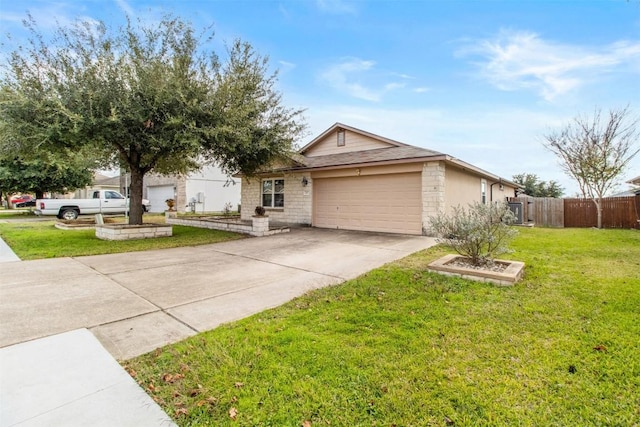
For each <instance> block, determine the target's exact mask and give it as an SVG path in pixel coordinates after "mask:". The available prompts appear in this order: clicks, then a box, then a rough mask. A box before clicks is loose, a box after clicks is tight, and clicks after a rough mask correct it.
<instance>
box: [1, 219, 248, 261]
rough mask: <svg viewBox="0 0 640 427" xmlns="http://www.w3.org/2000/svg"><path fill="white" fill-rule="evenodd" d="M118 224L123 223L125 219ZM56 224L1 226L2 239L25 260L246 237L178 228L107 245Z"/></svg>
mask: <svg viewBox="0 0 640 427" xmlns="http://www.w3.org/2000/svg"><path fill="white" fill-rule="evenodd" d="M117 221H119V222H123V221H124V217H120V218H118V219H117ZM145 222H164V217H160V216H156V217H154V216H152V215H145ZM54 224H55V221H36V222H8V223H4V224H0V236H1V237H2V239H3V240H4V241H5V242H6V243H7V244H8V245H9V247H11V249H12V250H13V251H14V252H15V253H16V255H18V257H19V258H20V259H21V260H30V259H39V258H57V257H67V256H82V255H101V254H111V253H121V252H135V251H146V250H152V249H167V248H177V247H181V246H196V245H204V244H209V243H218V242H223V241H226V240H234V239H240V238H243V237H244V236H243V235H242V234H237V233H230V232H227V231H218V230H208V229H203V228H194V227H185V226H181V225H174V226H173V236H172V237H161V238H157V239H142V240H126V241H107V240H100V239H98V238H97V237H96V232H95V230H94V229H86V230H59V229H57V228H55V227H54Z"/></svg>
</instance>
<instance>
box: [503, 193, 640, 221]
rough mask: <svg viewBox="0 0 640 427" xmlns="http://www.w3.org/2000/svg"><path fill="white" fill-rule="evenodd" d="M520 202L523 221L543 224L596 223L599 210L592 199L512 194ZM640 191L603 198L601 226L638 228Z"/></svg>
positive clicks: (513, 200)
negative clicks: (634, 194) (634, 193)
mask: <svg viewBox="0 0 640 427" xmlns="http://www.w3.org/2000/svg"><path fill="white" fill-rule="evenodd" d="M513 202H516V203H518V202H519V203H522V212H523V215H522V219H523V223H527V222H532V223H534V224H535V225H539V226H543V227H597V226H598V211H597V209H596V205H595V203H593V201H592V200H591V199H553V198H548V197H511V198H509V203H513ZM639 220H640V195H637V196H628V197H607V198H604V199H603V200H602V227H603V228H640V222H639Z"/></svg>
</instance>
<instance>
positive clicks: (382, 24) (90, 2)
mask: <svg viewBox="0 0 640 427" xmlns="http://www.w3.org/2000/svg"><path fill="white" fill-rule="evenodd" d="M27 11H30V12H31V14H32V15H33V16H34V18H35V19H36V21H37V22H38V24H39V26H40V28H41V29H42V30H44V31H49V30H50V29H52V28H54V27H55V25H56V22H58V23H60V24H63V25H64V24H66V23H69V22H72V21H73V20H74V19H76V18H83V19H95V20H102V21H105V22H106V23H109V24H112V25H116V26H117V25H119V24H120V23H122V22H123V20H124V17H125V14H128V15H129V16H132V17H135V18H140V19H142V20H145V21H147V20H148V21H150V22H153V20H156V19H158V18H159V17H160V16H161V15H162V14H163V13H167V12H170V13H173V14H176V15H178V16H180V17H182V18H184V19H186V20H189V21H191V22H192V23H193V24H194V26H195V27H196V28H204V27H205V26H208V25H213V28H214V30H215V33H216V39H215V41H214V43H213V44H212V45H211V47H212V48H213V49H216V50H217V51H218V52H220V53H224V43H225V42H230V41H232V40H233V39H235V38H241V39H243V40H245V41H248V42H250V43H251V44H252V45H253V46H254V47H255V48H256V49H257V50H258V51H259V52H260V53H261V54H264V55H268V56H269V57H270V61H271V65H272V66H273V68H274V70H275V69H278V70H279V73H280V74H279V83H278V88H279V90H280V91H281V92H282V93H283V95H284V101H285V103H286V104H287V105H289V106H291V107H300V108H305V109H306V112H305V117H306V121H307V123H308V125H309V134H308V135H307V137H306V138H304V139H303V140H301V141H300V143H299V145H300V146H302V145H304V144H305V143H306V142H308V141H309V140H310V139H311V138H312V137H314V136H316V135H317V134H319V133H320V132H322V131H324V130H325V129H326V128H328V127H329V126H331V125H332V124H333V123H335V122H343V123H345V124H348V125H351V126H355V127H358V128H361V129H364V130H366V131H369V132H373V133H377V134H379V135H382V136H385V137H388V138H392V139H396V140H399V141H402V142H405V143H408V144H413V145H417V146H421V147H425V148H430V149H434V150H437V151H441V152H444V153H447V154H450V155H452V156H455V157H458V158H460V159H462V160H465V161H467V162H470V163H473V164H475V165H476V166H479V167H481V168H484V169H487V170H489V171H491V172H493V173H496V174H499V175H501V176H503V177H505V178H511V176H512V175H514V174H516V173H522V172H528V173H535V174H537V175H538V176H539V177H540V178H541V179H544V180H551V179H554V180H557V181H559V182H560V183H561V184H562V185H563V186H564V187H565V189H566V190H567V191H566V194H567V195H573V194H575V193H576V191H577V186H576V185H575V184H574V183H573V182H572V181H571V180H570V179H569V178H568V177H566V176H565V175H564V174H563V173H562V172H561V170H560V167H559V165H558V163H557V161H556V158H555V156H554V155H553V154H551V153H550V152H548V151H546V150H545V149H544V147H543V146H542V142H543V140H544V138H543V136H544V134H545V133H548V132H549V131H550V130H552V129H554V128H556V127H558V126H561V125H562V124H564V123H567V122H568V121H569V120H570V119H571V118H572V117H574V116H576V115H579V114H590V113H592V112H593V111H594V108H596V107H600V108H602V109H603V110H607V109H610V108H621V107H624V106H626V105H627V104H630V105H631V107H632V109H633V110H634V111H635V113H636V114H640V1H633V0H632V1H625V0H601V1H600V0H593V1H577V0H573V1H559V0H554V1H551V0H546V1H545V0H537V1H516V0H513V1H498V0H494V1H479V0H478V1H402V0H397V1H383V0H371V1H347V0H297V1H284V0H283V1H217V0H209V1H204V0H199V1H188V0H182V1H178V0H174V1H169V0H164V1H162V0H160V1H150V0H148V1H144V0H102V1H98V0H56V1H38V0H22V1H8V0H0V26H1V28H2V33H5V34H6V33H9V34H11V35H12V36H13V37H14V39H16V40H19V39H20V37H22V36H23V35H24V33H23V30H22V27H21V24H20V22H21V20H22V19H23V18H24V17H25V16H26V12H27ZM2 49H3V52H1V53H2V54H3V55H4V54H6V52H7V47H6V46H4V47H2ZM638 175H640V157H638V158H636V159H635V160H634V161H633V163H632V164H631V167H630V168H629V169H628V170H627V172H626V174H625V176H624V178H625V179H624V180H627V179H630V178H632V177H634V176H638ZM627 187H628V186H627V185H626V184H622V185H621V186H620V187H619V189H620V190H624V189H626V188H627Z"/></svg>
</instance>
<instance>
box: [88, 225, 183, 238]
mask: <svg viewBox="0 0 640 427" xmlns="http://www.w3.org/2000/svg"><path fill="white" fill-rule="evenodd" d="M172 235H173V227H172V226H171V224H142V225H127V224H107V225H96V237H97V238H98V239H102V240H133V239H153V238H156V237H170V236H172Z"/></svg>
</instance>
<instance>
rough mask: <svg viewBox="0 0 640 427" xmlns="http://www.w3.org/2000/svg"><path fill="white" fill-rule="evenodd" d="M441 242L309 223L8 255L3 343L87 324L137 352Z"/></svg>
mask: <svg viewBox="0 0 640 427" xmlns="http://www.w3.org/2000/svg"><path fill="white" fill-rule="evenodd" d="M434 243H435V242H434V239H432V238H427V237H420V236H402V235H390V234H378V233H360V232H352V231H341V230H322V229H314V228H302V229H293V230H292V231H291V233H286V234H279V235H275V236H271V237H263V238H248V239H243V240H237V241H232V242H225V243H219V244H213V245H205V246H196V247H187V248H176V249H164V250H158V251H147V252H137V253H125V254H114V255H99V256H89V257H78V258H61V259H47V260H37V261H22V262H20V263H16V264H13V263H8V264H3V269H4V267H7V268H8V271H16V272H17V271H19V272H20V274H12V273H8V274H7V273H4V274H2V277H1V280H2V283H1V284H0V325H2V328H0V347H5V346H9V345H12V344H16V343H21V342H25V341H29V340H33V339H36V338H41V337H46V336H50V335H54V334H59V333H62V332H67V331H72V330H75V329H79V328H88V329H89V330H90V331H92V332H93V334H94V335H95V336H96V337H97V338H98V340H99V341H100V342H101V343H102V345H103V346H104V347H105V348H106V349H107V350H108V351H109V352H110V353H111V354H112V355H113V356H114V357H115V358H117V359H122V360H124V359H129V358H132V357H135V356H137V355H140V354H143V353H146V352H148V351H151V350H153V349H155V348H157V347H161V346H164V345H166V344H169V343H173V342H176V341H179V340H182V339H184V338H187V337H189V336H191V335H195V334H197V333H199V332H202V331H206V330H209V329H212V328H215V327H216V326H218V325H220V324H221V323H226V322H230V321H233V320H237V319H240V318H243V317H246V316H249V315H251V314H254V313H257V312H260V311H262V310H264V309H267V308H271V307H275V306H278V305H280V304H283V303H285V302H287V301H289V300H291V299H292V298H294V297H297V296H299V295H302V294H304V293H306V292H308V291H309V290H312V289H317V288H321V287H324V286H328V285H334V284H338V283H341V282H343V281H345V280H348V279H351V278H354V277H357V276H359V275H361V274H363V273H365V272H367V271H369V270H371V269H373V268H376V267H379V266H381V265H383V264H385V263H388V262H391V261H393V260H396V259H399V258H402V257H404V256H406V255H408V254H411V253H413V252H416V251H418V250H421V249H424V248H427V247H430V246H432V245H433V244H434ZM25 273H27V274H25Z"/></svg>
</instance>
